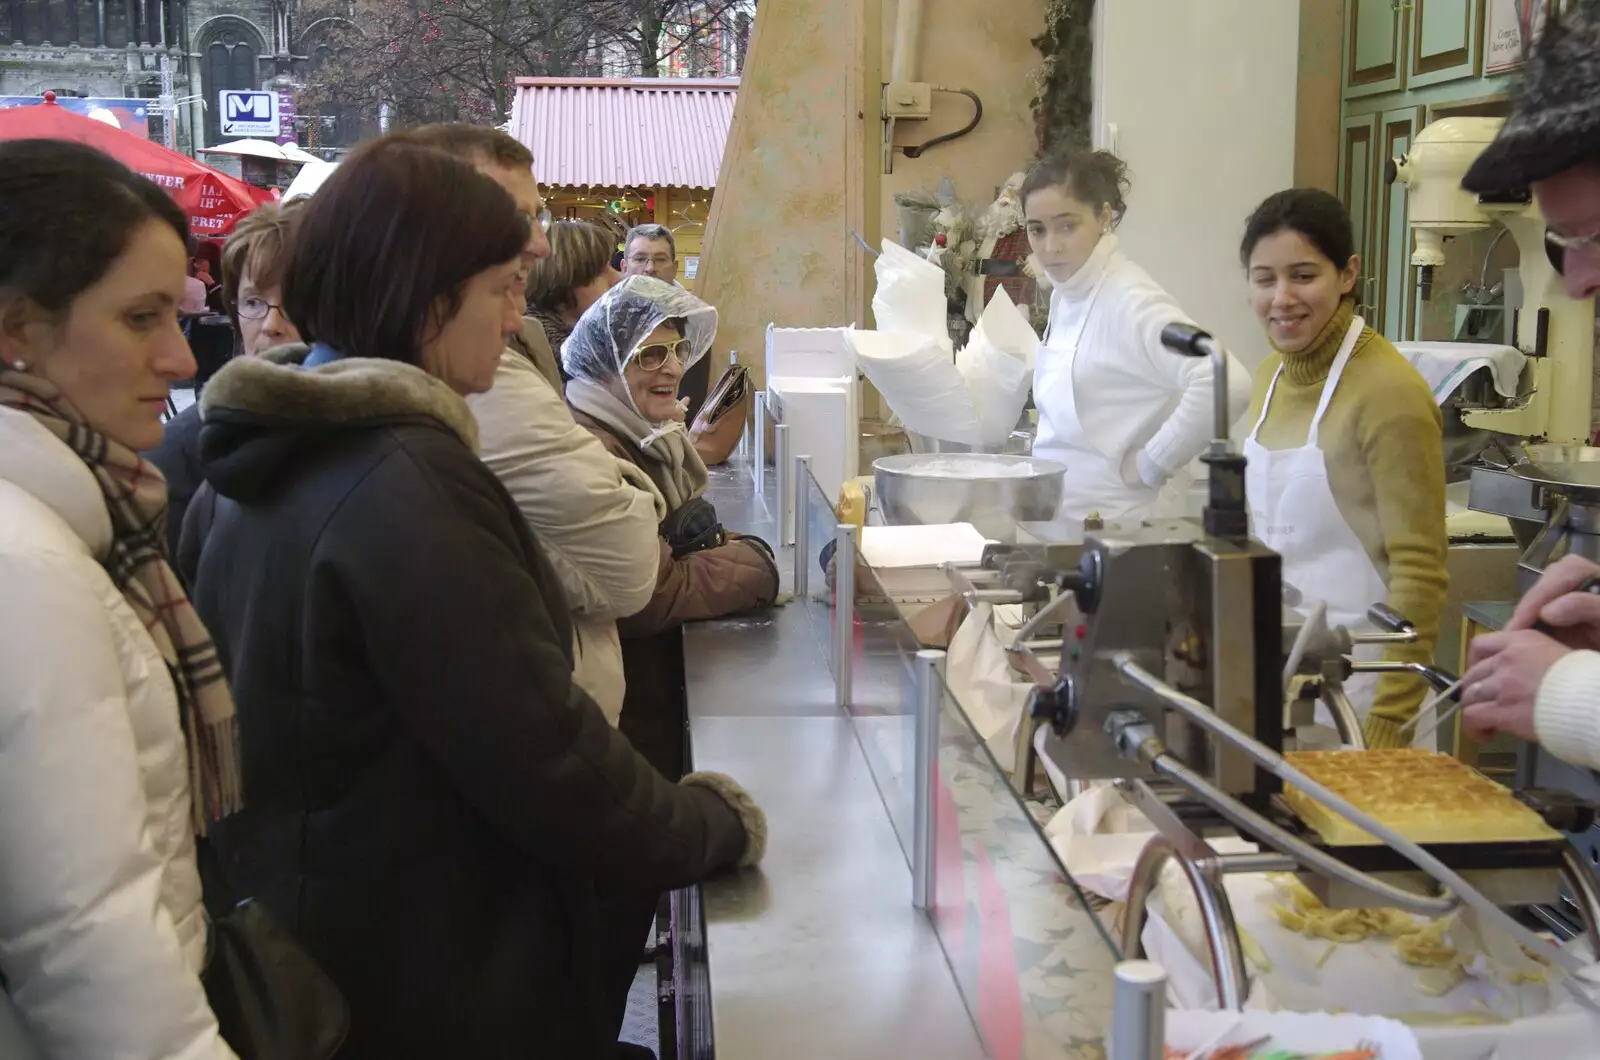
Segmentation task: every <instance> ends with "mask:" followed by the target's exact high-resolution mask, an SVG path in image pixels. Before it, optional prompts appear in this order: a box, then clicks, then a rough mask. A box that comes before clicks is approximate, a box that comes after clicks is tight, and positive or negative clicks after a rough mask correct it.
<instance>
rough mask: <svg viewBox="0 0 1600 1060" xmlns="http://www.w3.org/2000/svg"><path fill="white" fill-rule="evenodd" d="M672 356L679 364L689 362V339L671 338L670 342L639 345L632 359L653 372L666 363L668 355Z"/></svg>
mask: <svg viewBox="0 0 1600 1060" xmlns="http://www.w3.org/2000/svg"><path fill="white" fill-rule="evenodd" d="M669 355H670V356H672V357H674V358H675V359H676V360H677V362H678V363H679V364H680V365H684V364H688V363H689V340H688V339H673V340H672V341H671V342H652V343H651V344H650V345H648V346H640V347H639V352H638V353H637V354H635V355H634V358H633V361H634V363H635V364H637V365H638V366H639V367H640V368H642V369H644V370H645V371H647V372H654V371H655V370H656V369H658V368H661V367H662V366H663V365H665V364H666V363H667V357H668V356H669Z"/></svg>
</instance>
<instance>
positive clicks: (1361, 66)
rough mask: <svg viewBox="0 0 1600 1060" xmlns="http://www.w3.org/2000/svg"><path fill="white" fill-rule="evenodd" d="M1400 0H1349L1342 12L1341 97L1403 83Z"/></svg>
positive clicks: (1403, 22) (1370, 93) (1404, 10)
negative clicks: (1343, 16)
mask: <svg viewBox="0 0 1600 1060" xmlns="http://www.w3.org/2000/svg"><path fill="white" fill-rule="evenodd" d="M1409 15H1410V11H1409V10H1408V9H1407V8H1405V7H1402V6H1401V0H1349V3H1348V6H1347V8H1346V13H1345V34H1344V98H1345V99H1354V98H1356V97H1358V96H1374V95H1377V94H1379V93H1382V92H1398V91H1400V90H1401V89H1402V88H1404V87H1405V84H1406V44H1407V41H1406V29H1407V27H1408V26H1409V24H1410V23H1409V21H1408V17H1409Z"/></svg>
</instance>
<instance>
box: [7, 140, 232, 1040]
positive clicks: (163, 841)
mask: <svg viewBox="0 0 1600 1060" xmlns="http://www.w3.org/2000/svg"><path fill="white" fill-rule="evenodd" d="M187 233H188V224H187V222H186V220H185V218H184V216H183V214H182V213H181V212H180V211H179V210H178V209H177V208H176V206H175V205H174V204H173V203H172V202H171V200H170V199H168V198H167V196H166V195H165V194H164V193H163V192H162V191H161V190H160V189H159V188H157V187H156V186H155V185H154V184H151V183H150V182H149V181H146V180H145V179H143V178H142V177H138V176H136V175H134V174H133V173H131V172H129V171H128V170H127V169H125V168H123V167H122V166H121V165H119V164H118V163H116V162H114V161H112V160H111V159H110V158H108V157H106V156H105V155H102V154H100V153H99V152H97V151H94V150H93V149H91V148H88V147H84V146H82V145H79V144H74V143H67V142H63V141H42V140H33V141H14V142H11V143H5V144H0V979H3V985H4V993H5V995H6V996H5V997H4V998H3V999H0V1001H3V1002H4V1006H5V1008H6V1009H7V1010H8V1012H7V1013H6V1018H5V1019H4V1020H3V1021H0V1034H9V1035H10V1036H11V1037H12V1038H16V1037H24V1038H26V1039H27V1041H26V1042H25V1043H18V1042H15V1041H0V1054H3V1055H5V1056H6V1057H8V1058H9V1057H13V1056H30V1055H36V1056H40V1057H46V1058H51V1060H57V1058H59V1060H101V1058H112V1057H116V1058H129V1060H133V1058H140V1060H158V1058H159V1060H173V1058H179V1060H224V1058H229V1057H232V1056H233V1053H232V1052H231V1051H230V1050H229V1048H228V1047H227V1045H225V1044H224V1043H223V1041H222V1039H221V1037H220V1035H219V1033H218V1029H217V1022H216V1019H215V1018H214V1017H213V1015H212V1013H211V1010H210V1009H209V1008H208V1007H207V1004H206V996H205V992H204V990H203V988H202V986H201V983H200V978H199V973H200V971H201V969H202V966H203V964H204V961H205V956H206V918H205V913H204V910H203V907H202V905H201V900H200V879H199V875H198V873H197V871H196V864H195V834H196V830H197V829H200V828H204V826H205V823H206V822H207V821H209V820H212V819H215V817H217V816H220V815H221V814H224V813H227V812H229V811H231V810H232V809H233V808H235V807H236V806H237V805H238V803H239V801H240V791H239V773H238V762H237V758H236V753H235V744H236V739H235V733H234V731H233V703H232V699H231V698H230V697H229V695H228V692H227V686H226V684H225V682H223V680H222V675H221V670H220V667H219V666H218V665H217V662H216V653H215V649H214V648H213V647H212V646H211V644H210V641H209V639H208V638H207V637H206V636H205V631H204V629H203V628H202V627H201V626H200V623H199V620H198V619H197V618H195V616H194V611H193V609H192V608H191V607H190V606H189V602H188V599H187V597H185V596H184V594H183V591H182V589H181V588H180V587H179V584H178V581H177V579H176V578H175V577H174V576H173V574H172V571H171V568H170V567H169V566H168V565H167V562H166V559H165V556H164V552H163V546H164V542H165V537H164V533H163V526H162V517H163V514H164V512H165V505H166V487H165V484H164V483H163V481H162V479H161V476H160V474H159V473H158V472H156V471H155V470H154V468H152V467H151V465H149V464H147V463H145V462H144V461H143V460H142V459H140V457H139V456H138V455H137V454H138V452H139V451H140V450H144V449H148V448H150V447H151V446H153V445H154V444H156V443H157V442H159V441H160V440H161V420H160V417H161V413H162V410H163V408H164V403H165V400H166V395H167V391H168V388H169V386H170V385H171V384H172V383H173V382H175V381H177V380H179V379H183V378H186V377H188V376H190V375H192V374H193V372H194V359H193V357H192V356H191V355H190V353H189V349H188V345H187V343H186V342H185V340H184V337H183V333H182V332H181V331H180V330H179V326H178V318H177V307H178V303H179V301H180V300H181V299H182V298H183V294H184V271H185V270H184V265H185V255H184V239H185V237H186V236H187ZM186 731H187V732H188V733H191V734H193V736H194V737H195V738H194V739H192V740H190V739H186V736H185V734H186ZM197 805H198V807H199V808H200V809H197ZM201 810H203V811H204V812H201Z"/></svg>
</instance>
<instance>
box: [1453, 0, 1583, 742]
mask: <svg viewBox="0 0 1600 1060" xmlns="http://www.w3.org/2000/svg"><path fill="white" fill-rule="evenodd" d="M1461 186H1462V187H1463V188H1465V189H1466V190H1467V191H1472V192H1477V193H1478V194H1479V195H1504V194H1508V193H1522V192H1526V191H1528V190H1530V189H1531V190H1532V192H1533V195H1534V197H1535V199H1536V200H1537V201H1538V204H1539V211H1540V212H1541V213H1542V214H1543V215H1544V219H1545V223H1546V225H1547V227H1546V229H1545V250H1546V252H1547V253H1548V254H1549V255H1550V260H1551V263H1552V264H1554V265H1555V267H1556V271H1557V272H1559V273H1560V274H1561V276H1562V278H1563V280H1564V281H1565V283H1566V288H1567V293H1568V294H1569V295H1571V296H1572V297H1573V298H1593V297H1595V295H1596V294H1600V2H1597V0H1569V2H1568V4H1567V5H1566V8H1565V10H1564V11H1562V12H1561V14H1560V15H1559V16H1552V18H1551V20H1550V23H1549V25H1548V26H1547V27H1546V29H1545V32H1544V36H1543V37H1541V38H1540V40H1539V43H1538V45H1536V51H1535V53H1534V55H1533V57H1532V58H1531V59H1530V60H1529V62H1528V66H1527V72H1526V75H1525V77H1524V80H1523V87H1522V92H1521V94H1520V96H1519V97H1518V99H1517V101H1516V104H1515V106H1514V108H1513V109H1512V112H1511V117H1510V118H1508V119H1507V120H1506V123H1505V126H1504V127H1503V128H1501V130H1500V134H1499V135H1498V136H1497V137H1496V138H1495V141H1494V143H1492V144H1490V145H1489V147H1488V148H1487V149H1486V150H1485V151H1484V152H1483V154H1481V155H1480V156H1478V159H1477V161H1476V162H1474V163H1473V165H1472V168H1471V169H1470V170H1468V171H1467V176H1466V179H1464V180H1463V181H1462V182H1461ZM1596 578H1600V565H1597V564H1595V563H1592V562H1590V561H1589V560H1586V559H1583V558H1582V557H1579V556H1567V557H1565V558H1563V559H1561V560H1560V561H1559V562H1557V563H1555V564H1552V565H1551V566H1550V568H1549V569H1547V570H1546V571H1545V573H1544V576H1543V577H1541V578H1540V579H1539V582H1538V584H1537V585H1535V586H1534V587H1533V588H1532V589H1530V590H1528V592H1527V593H1526V594H1525V595H1524V596H1523V598H1522V600H1521V601H1520V602H1519V603H1518V605H1517V609H1516V613H1515V614H1514V615H1513V616H1512V619H1511V621H1510V622H1509V623H1507V624H1506V628H1505V630H1504V631H1502V632H1499V633H1491V634H1486V635H1484V636H1481V637H1478V638H1476V639H1475V640H1473V642H1472V647H1471V649H1470V651H1469V652H1468V658H1469V660H1470V662H1471V666H1470V667H1469V668H1468V670H1467V672H1466V674H1465V675H1463V684H1462V688H1461V700H1462V703H1463V704H1464V706H1465V710H1464V712H1463V715H1462V721H1463V724H1464V725H1465V727H1466V730H1467V732H1469V733H1470V734H1472V735H1473V736H1474V737H1476V738H1478V739H1486V738H1488V737H1489V736H1492V735H1493V734H1494V733H1496V732H1508V733H1511V734H1512V735H1514V736H1517V737H1520V738H1522V739H1524V740H1537V741H1538V742H1540V743H1542V744H1543V745H1544V747H1545V749H1546V750H1548V751H1549V752H1550V753H1551V754H1553V755H1555V756H1557V757H1558V758H1561V759H1563V760H1565V761H1567V762H1571V763H1573V764H1574V765H1579V766H1587V767H1589V768H1591V769H1596V768H1600V596H1597V595H1595V594H1594V593H1593V592H1590V591H1588V590H1589V587H1590V585H1591V583H1593V582H1594V580H1595V579H1596ZM1535 627H1538V628H1535Z"/></svg>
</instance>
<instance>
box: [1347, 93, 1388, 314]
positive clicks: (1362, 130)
mask: <svg viewBox="0 0 1600 1060" xmlns="http://www.w3.org/2000/svg"><path fill="white" fill-rule="evenodd" d="M1377 151H1378V115H1376V114H1363V115H1361V116H1360V117H1347V118H1345V119H1344V120H1343V121H1342V122H1341V123H1340V132H1339V198H1340V199H1341V200H1343V201H1344V207H1345V209H1346V210H1348V211H1349V213H1350V225H1351V228H1352V229H1353V230H1354V234H1355V240H1356V254H1358V255H1359V256H1360V258H1361V278H1360V279H1359V280H1357V281H1356V292H1355V293H1356V312H1358V313H1360V314H1361V315H1362V316H1364V317H1366V318H1367V320H1368V322H1373V321H1375V320H1376V318H1377V313H1378V298H1379V291H1378V289H1379V286H1380V284H1379V282H1378V281H1379V276H1378V270H1377V264H1378V263H1377V261H1376V259H1375V258H1374V255H1373V249H1372V248H1373V239H1372V235H1373V228H1374V220H1375V217H1374V205H1375V199H1376V196H1375V194H1374V192H1375V190H1376V189H1375V187H1374V185H1375V184H1376V183H1377V175H1378V170H1379V168H1381V167H1380V166H1379V163H1378V155H1377ZM1374 326H1376V324H1374Z"/></svg>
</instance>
